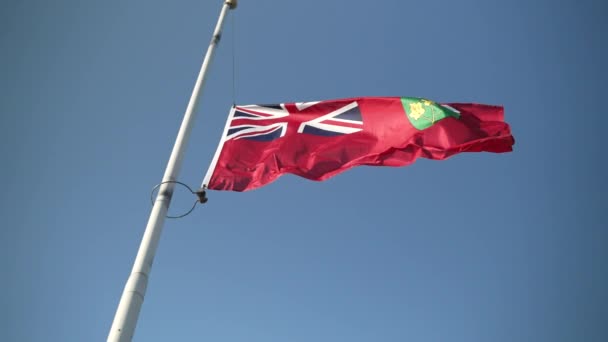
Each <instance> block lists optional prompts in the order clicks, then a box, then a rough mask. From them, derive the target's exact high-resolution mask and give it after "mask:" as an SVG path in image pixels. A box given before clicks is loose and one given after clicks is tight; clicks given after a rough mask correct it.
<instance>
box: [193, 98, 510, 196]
mask: <svg viewBox="0 0 608 342" xmlns="http://www.w3.org/2000/svg"><path fill="white" fill-rule="evenodd" d="M513 144H514V139H513V136H512V135H511V132H510V129H509V125H508V124H507V123H505V122H504V119H503V108H502V107H500V106H490V105H482V104H460V103H451V104H438V103H435V102H432V101H429V100H426V99H420V98H407V97H402V98H399V97H361V98H351V99H341V100H332V101H319V102H304V103H283V104H279V105H249V106H236V107H233V108H232V110H231V111H230V115H229V117H228V121H227V123H226V128H225V130H224V134H223V136H222V140H221V141H220V144H219V147H218V149H217V152H216V154H215V156H214V159H213V161H212V163H211V166H210V167H209V170H208V172H207V175H206V177H205V180H204V182H203V185H204V186H206V187H207V188H208V189H213V190H234V191H245V190H251V189H255V188H258V187H261V186H263V185H266V184H268V183H270V182H272V181H274V180H275V179H277V178H278V177H280V176H281V175H283V174H285V173H292V174H296V175H299V176H302V177H305V178H308V179H312V180H317V181H322V180H325V179H327V178H329V177H332V176H334V175H336V174H338V173H340V172H343V171H345V170H347V169H349V168H351V167H354V166H357V165H387V166H404V165H408V164H411V163H413V162H414V161H415V160H416V158H418V157H424V158H429V159H445V158H447V157H449V156H451V155H453V154H456V153H460V152H481V151H487V152H495V153H501V152H509V151H512V145H513Z"/></svg>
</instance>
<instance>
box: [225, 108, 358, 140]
mask: <svg viewBox="0 0 608 342" xmlns="http://www.w3.org/2000/svg"><path fill="white" fill-rule="evenodd" d="M362 129H363V120H362V118H361V111H360V109H359V105H358V104H357V101H352V102H349V103H344V102H343V103H336V102H321V101H316V102H297V103H282V104H279V105H248V106H236V107H234V108H233V110H232V113H231V116H230V124H229V126H228V127H227V132H226V138H225V140H226V141H227V140H238V139H247V140H254V141H266V142H267V141H272V140H275V139H278V138H281V137H283V136H285V135H288V134H311V135H318V136H337V135H345V134H351V133H356V132H359V131H361V130H362Z"/></svg>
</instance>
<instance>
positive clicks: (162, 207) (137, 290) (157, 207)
mask: <svg viewBox="0 0 608 342" xmlns="http://www.w3.org/2000/svg"><path fill="white" fill-rule="evenodd" d="M236 6H237V0H225V1H224V4H223V5H222V10H221V12H220V16H219V18H218V21H217V24H216V26H215V30H214V32H213V37H212V38H211V42H210V43H209V48H208V49H207V53H206V54H205V58H204V60H203V64H202V66H201V70H200V72H199V74H198V78H197V79H196V83H195V85H194V89H193V91H192V95H191V96H190V101H189V102H188V107H187V108H186V112H185V114H184V119H183V121H182V124H181V126H180V129H179V132H178V134H177V138H176V140H175V145H173V150H172V151H171V156H170V158H169V162H168V163H167V168H166V169H165V174H164V176H163V179H162V183H161V186H160V189H159V191H158V195H157V196H156V200H155V201H154V205H153V207H152V211H151V212H150V218H149V219H148V224H147V225H146V230H145V232H144V236H143V238H142V240H141V244H140V246H139V250H138V252H137V256H136V257H135V262H134V263H133V269H132V271H131V275H130V276H129V279H128V280H127V283H126V285H125V288H124V291H123V293H122V296H121V298H120V302H119V303H118V308H117V309H116V314H115V316H114V321H113V322H112V327H111V328H110V333H109V335H108V340H107V341H108V342H129V341H131V340H132V338H133V334H134V332H135V326H136V325H137V318H138V317H139V312H140V309H141V305H142V303H143V301H144V296H145V294H146V288H147V286H148V277H149V275H150V271H151V269H152V262H153V261H154V255H155V254H156V248H157V247H158V241H159V239H160V235H161V232H162V230H163V224H164V222H165V217H166V215H167V211H168V209H169V204H170V203H171V196H172V195H173V188H174V186H175V184H174V183H170V181H175V180H176V179H177V176H178V174H179V171H180V168H181V164H182V160H183V155H184V151H185V149H186V144H187V142H188V138H189V136H190V132H191V131H192V125H193V123H194V118H195V114H196V105H197V103H198V98H199V95H200V93H201V90H202V87H203V85H204V83H205V76H206V74H207V69H208V67H209V64H210V63H211V59H212V58H213V53H214V51H215V47H216V46H217V44H218V43H219V41H220V38H221V32H222V26H223V24H224V18H225V17H226V13H227V12H228V10H229V9H235V8H236ZM167 182H169V183H167Z"/></svg>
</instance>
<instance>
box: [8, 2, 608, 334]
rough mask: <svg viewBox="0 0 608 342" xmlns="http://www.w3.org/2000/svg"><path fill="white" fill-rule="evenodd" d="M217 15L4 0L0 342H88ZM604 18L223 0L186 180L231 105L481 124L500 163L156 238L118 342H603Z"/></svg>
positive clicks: (441, 171) (122, 268) (107, 321)
mask: <svg viewBox="0 0 608 342" xmlns="http://www.w3.org/2000/svg"><path fill="white" fill-rule="evenodd" d="M220 7H221V1H200V0H175V1H141V0H130V1H124V0H120V1H118V0H107V1H89V0H78V1H76V0H61V1H43V0H20V1H16V0H15V1H9V0H4V1H2V2H1V5H0V90H1V91H0V114H1V116H0V153H1V154H0V155H1V157H2V167H1V168H0V176H1V179H2V181H3V183H2V195H1V196H0V201H1V203H0V211H1V213H0V214H1V215H0V218H1V223H0V270H1V275H0V279H1V282H0V340H1V341H7V342H9V341H19V342H23V341H61V342H82V341H103V340H105V339H106V337H107V334H108V331H109V328H110V325H111V322H112V319H113V317H114V313H115V310H116V306H117V304H118V300H119V298H120V295H121V292H122V290H123V287H124V285H125V282H126V280H127V277H128V275H129V273H130V270H131V266H132V263H133V260H134V257H135V254H136V251H137V248H138V246H139V242H140V239H141V236H142V234H143V229H144V227H145V224H146V221H147V219H148V216H149V212H150V208H151V205H150V198H149V194H150V190H151V188H152V187H153V186H154V185H156V184H157V183H158V182H159V181H160V179H161V177H162V174H163V172H164V168H165V165H166V162H167V160H168V157H169V153H170V151H171V148H172V146H173V142H174V139H175V135H176V133H177V130H178V127H179V124H180V123H181V119H182V115H183V112H184V110H185V108H186V104H187V101H188V98H189V97H190V93H191V90H192V86H193V84H194V80H195V78H196V75H197V73H198V70H199V68H200V63H201V61H202V57H203V55H204V52H205V51H206V49H207V46H208V43H209V40H210V38H211V33H212V29H213V27H214V26H215V23H216V20H217V16H218V14H219V10H220ZM607 8H608V6H607V5H606V2H605V1H601V0H579V1H542V0H536V1H529V0H510V1H494V0H483V1H482V0H462V1H447V0H426V1H397V0H394V1H391V0H387V1H339V0H338V1H321V0H309V1H273V0H257V1H253V0H250V1H248V0H243V1H241V3H240V4H239V8H238V9H237V10H236V11H234V12H232V13H231V14H230V16H229V17H228V19H227V22H226V27H225V28H226V30H225V32H224V35H223V39H222V42H221V44H220V46H219V49H218V50H217V55H216V58H215V60H214V63H213V65H212V67H211V70H210V74H209V78H208V82H207V85H206V88H205V89H204V94H203V97H202V99H201V104H200V106H199V116H198V119H197V122H196V126H195V127H194V129H193V136H192V139H191V140H190V144H189V148H188V151H187V153H186V158H185V163H184V166H183V168H182V173H181V176H180V178H179V179H180V180H181V181H183V182H185V183H188V184H190V185H191V186H192V187H198V186H199V185H200V182H201V181H202V178H203V175H204V173H205V171H206V170H207V166H208V165H209V162H210V160H211V158H212V155H213V153H214V151H215V148H216V146H217V142H218V140H219V138H220V135H221V131H222V128H223V126H224V122H225V118H226V115H227V113H228V110H229V107H230V105H231V104H232V103H233V101H236V102H237V103H238V104H252V103H278V102H292V101H313V100H321V99H333V98H341V97H354V96H419V97H426V98H430V99H433V100H436V101H440V102H480V103H487V104H500V105H504V106H505V110H506V120H507V121H508V122H509V123H510V124H511V126H512V130H513V134H514V136H515V138H516V145H515V151H514V152H513V153H509V154H490V153H479V154H460V155H456V156H454V157H453V158H451V159H448V160H446V161H429V160H419V161H418V162H416V163H415V164H414V165H412V166H410V167H404V168H389V167H384V168H381V167H359V168H355V169H352V170H350V171H347V172H346V173H343V174H341V175H339V176H337V177H335V178H332V179H330V180H328V181H326V182H322V183H317V182H312V181H307V180H304V179H301V178H298V177H295V176H285V177H282V178H280V179H279V180H278V181H276V182H275V183H273V184H271V185H269V186H266V187H264V188H261V189H258V190H254V191H251V192H247V193H227V192H226V193H225V192H211V193H210V194H209V197H210V201H209V203H208V204H206V205H205V206H204V207H199V208H197V209H196V211H194V213H193V214H191V215H190V216H188V217H186V218H183V219H180V220H168V221H167V222H166V225H165V230H164V232H163V236H162V238H161V242H160V246H159V249H158V254H157V256H156V259H155V263H154V267H153V270H152V274H151V279H150V285H149V287H148V292H147V295H146V300H145V302H144V305H143V308H142V312H141V315H140V320H139V324H138V327H137V330H136V333H135V338H134V340H135V341H150V342H151V341H214V342H233V341H234V342H237V341H238V342H240V341H260V342H262V341H263V342H273V341H277V342H278V341H281V342H283V341H290V342H300V341H302V342H304V341H306V342H308V341H317V342H325V341H327V342H329V341H331V342H335V341H349V342H359V341H362V342H363V341H366V342H367V341H383V342H389V341H419V342H420V341H454V342H455V341H463V342H464V341H466V342H470V341H504V342H507V341H508V342H512V341H530V342H532V341H534V342H538V341H552V342H560V341H586V342H593V341H597V342H600V341H607V340H608V292H607V291H606V289H608V267H607V263H608V248H607V244H608V216H607V215H608V214H607V211H608V205H607V201H606V193H607V191H608V184H607V183H608V182H607V180H606V175H607V174H608V167H607V166H606V161H605V159H606V156H607V152H606V148H605V147H604V145H605V144H606V143H605V141H606V133H605V128H606V127H608V120H607V119H606V113H605V112H604V110H605V107H606V106H605V104H604V102H605V100H606V94H607V92H608V87H607V85H606V84H607V83H606V79H607V76H608V73H607V67H606V61H608V44H607V42H608V39H607V38H606V37H607V36H606V32H607V31H608V22H607V21H606V17H607V16H608V9H607ZM233 56H234V63H233ZM233 65H234V68H233ZM233 69H234V70H236V73H234V74H233ZM233 75H234V76H233ZM233 79H235V80H236V82H234V85H235V86H234V87H233ZM233 88H234V89H235V91H233ZM193 200H194V198H192V197H191V196H190V195H189V194H187V193H186V192H178V193H177V194H176V198H175V202H174V206H172V209H171V210H170V211H171V213H173V214H177V213H179V212H182V211H183V210H184V208H186V207H187V206H188V205H189V204H190V203H191V201H193ZM186 209H187V208H186Z"/></svg>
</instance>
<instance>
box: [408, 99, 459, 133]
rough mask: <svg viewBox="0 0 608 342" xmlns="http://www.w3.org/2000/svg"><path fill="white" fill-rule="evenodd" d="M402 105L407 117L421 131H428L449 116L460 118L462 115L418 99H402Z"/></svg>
mask: <svg viewBox="0 0 608 342" xmlns="http://www.w3.org/2000/svg"><path fill="white" fill-rule="evenodd" d="M401 104H402V105H403V110H404V111H405V116H407V118H408V119H409V120H410V122H411V123H412V126H414V127H416V129H419V130H423V129H427V128H429V127H431V126H433V125H434V124H435V123H436V122H437V121H439V120H441V119H444V118H447V117H448V116H451V117H454V118H457V119H458V118H460V113H459V112H458V111H457V110H455V109H453V108H450V107H446V106H442V105H440V104H437V103H435V102H433V101H429V100H425V99H421V98H417V97H402V98H401Z"/></svg>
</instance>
